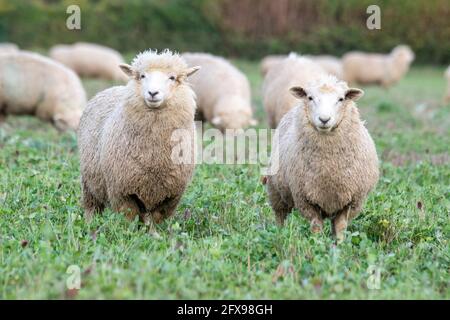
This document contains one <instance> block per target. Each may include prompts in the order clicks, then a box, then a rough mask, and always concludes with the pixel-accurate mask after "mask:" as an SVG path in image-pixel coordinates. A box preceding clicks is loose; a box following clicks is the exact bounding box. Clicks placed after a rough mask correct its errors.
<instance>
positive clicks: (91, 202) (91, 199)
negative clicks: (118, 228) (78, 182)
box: [82, 182, 105, 223]
mask: <svg viewBox="0 0 450 320" xmlns="http://www.w3.org/2000/svg"><path fill="white" fill-rule="evenodd" d="M82 186H83V187H82V189H83V207H84V219H85V220H86V222H87V223H90V222H91V221H92V218H93V217H94V214H96V213H101V212H102V211H103V210H104V209H105V206H104V205H103V203H101V202H100V201H98V200H97V199H96V198H95V196H94V195H93V194H92V193H91V192H90V191H89V189H88V187H87V186H86V184H85V183H84V182H83V183H82Z"/></svg>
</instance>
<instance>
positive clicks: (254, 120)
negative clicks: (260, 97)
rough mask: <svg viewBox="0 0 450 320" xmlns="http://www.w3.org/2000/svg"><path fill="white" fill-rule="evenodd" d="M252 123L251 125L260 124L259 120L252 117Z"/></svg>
mask: <svg viewBox="0 0 450 320" xmlns="http://www.w3.org/2000/svg"><path fill="white" fill-rule="evenodd" d="M250 125H251V126H257V125H258V120H256V119H250Z"/></svg>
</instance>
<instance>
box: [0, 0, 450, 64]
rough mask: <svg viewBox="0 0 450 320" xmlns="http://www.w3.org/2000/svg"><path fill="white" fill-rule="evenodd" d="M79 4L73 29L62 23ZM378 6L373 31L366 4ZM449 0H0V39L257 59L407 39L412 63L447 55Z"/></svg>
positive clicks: (378, 47) (27, 44) (377, 46)
mask: <svg viewBox="0 0 450 320" xmlns="http://www.w3.org/2000/svg"><path fill="white" fill-rule="evenodd" d="M71 4H77V5H79V6H80V8H81V26H82V28H81V30H77V31H71V30H68V29H67V28H66V27H65V21H66V19H67V17H68V14H66V8H67V6H69V5H71ZM372 4H377V5H379V6H380V8H381V27H382V29H381V30H368V29H367V28H366V19H367V17H368V14H367V13H366V9H367V7H368V6H369V5H372ZM449 39H450V1H449V0H427V1H416V0H345V1H337V0H314V1H313V0H277V1H274V0H239V1H237V0H129V1H119V0H91V1H88V0H68V1H57V0H35V1H29V0H15V1H10V0H0V41H10V42H15V43H17V44H18V45H19V46H20V47H22V48H48V47H49V46H52V45H54V44H56V43H72V42H75V41H89V42H96V43H100V44H104V45H107V46H110V47H113V48H115V49H118V50H120V51H122V52H136V51H138V50H142V49H146V48H149V47H151V48H159V49H162V48H166V47H167V48H172V49H176V50H178V51H208V52H212V53H216V54H220V55H225V56H231V57H241V58H247V59H257V58H261V57H262V56H264V55H267V54H270V53H286V52H289V51H297V52H300V53H310V54H319V53H320V54H324V53H328V54H334V55H342V54H343V53H345V52H346V51H349V50H354V49H359V50H366V51H375V52H387V51H389V50H390V49H391V48H392V47H394V46H395V45H397V44H399V43H406V44H408V45H410V46H411V47H412V48H413V50H414V51H415V53H416V59H417V60H416V61H417V62H419V63H435V64H438V63H448V62H449V61H450V41H449Z"/></svg>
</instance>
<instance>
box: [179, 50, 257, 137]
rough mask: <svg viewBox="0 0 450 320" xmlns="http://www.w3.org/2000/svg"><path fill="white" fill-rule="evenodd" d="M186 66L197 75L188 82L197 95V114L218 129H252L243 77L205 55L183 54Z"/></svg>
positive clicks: (250, 109) (216, 58)
mask: <svg viewBox="0 0 450 320" xmlns="http://www.w3.org/2000/svg"><path fill="white" fill-rule="evenodd" d="M182 56H183V58H184V59H185V60H186V62H187V63H188V64H189V65H190V66H200V67H201V69H200V71H199V72H198V73H197V74H195V75H194V76H192V78H190V79H189V80H190V83H191V85H192V88H193V89H194V91H195V94H196V95H197V107H198V110H197V112H198V113H199V115H200V119H206V120H207V121H208V122H210V123H212V124H213V125H214V126H216V127H218V128H220V129H222V130H223V129H243V128H245V127H247V126H249V125H255V124H256V121H255V120H253V118H252V116H253V110H252V107H251V93H250V84H249V82H248V79H247V77H246V76H245V75H244V74H243V73H242V72H241V71H239V70H238V69H237V68H236V67H235V66H233V65H232V64H231V63H230V62H228V61H227V60H225V59H224V58H222V57H217V56H213V55H210V54H207V53H184V54H183V55H182Z"/></svg>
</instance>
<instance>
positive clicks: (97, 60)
mask: <svg viewBox="0 0 450 320" xmlns="http://www.w3.org/2000/svg"><path fill="white" fill-rule="evenodd" d="M49 56H50V57H51V58H52V59H54V60H56V61H59V62H61V63H62V64H64V65H66V66H67V67H69V68H71V69H72V70H74V71H75V72H76V73H77V74H78V75H79V76H81V77H98V78H102V79H106V80H115V81H124V82H125V81H127V80H128V79H127V77H126V75H124V74H123V72H122V71H121V70H120V68H119V67H118V66H119V65H120V64H122V63H124V60H123V58H122V55H121V54H120V53H119V52H117V51H116V50H114V49H111V48H108V47H105V46H101V45H98V44H94V43H86V42H78V43H75V44H73V45H62V44H61V45H56V46H54V47H52V48H51V49H50V51H49Z"/></svg>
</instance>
